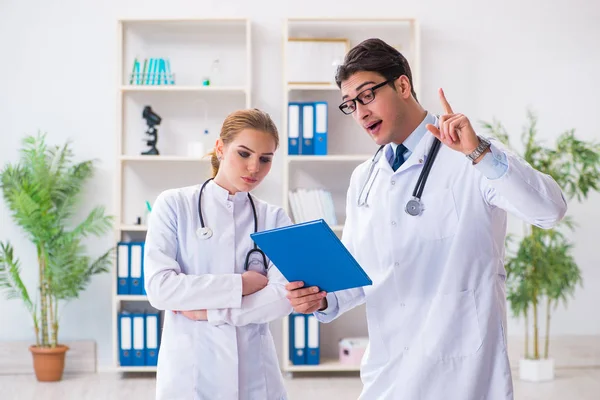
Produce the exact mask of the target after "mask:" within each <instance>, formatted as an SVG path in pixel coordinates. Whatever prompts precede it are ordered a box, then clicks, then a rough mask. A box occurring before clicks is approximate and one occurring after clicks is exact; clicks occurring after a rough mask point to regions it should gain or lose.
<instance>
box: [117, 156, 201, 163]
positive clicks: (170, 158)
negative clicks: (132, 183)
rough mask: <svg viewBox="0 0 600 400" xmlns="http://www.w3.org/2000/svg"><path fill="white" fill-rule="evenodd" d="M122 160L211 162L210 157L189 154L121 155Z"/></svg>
mask: <svg viewBox="0 0 600 400" xmlns="http://www.w3.org/2000/svg"><path fill="white" fill-rule="evenodd" d="M120 158H121V161H129V162H146V161H148V162H167V161H168V162H209V161H210V160H209V159H208V158H199V157H187V156H161V155H158V156H142V155H139V156H121V157H120Z"/></svg>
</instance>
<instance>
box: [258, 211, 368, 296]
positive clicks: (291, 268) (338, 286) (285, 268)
mask: <svg viewBox="0 0 600 400" xmlns="http://www.w3.org/2000/svg"><path fill="white" fill-rule="evenodd" d="M250 237H252V239H253V240H254V241H255V242H256V244H257V245H258V246H259V247H260V248H261V249H262V250H263V251H264V252H265V254H266V255H267V257H269V258H270V259H271V260H272V261H273V264H275V266H277V269H279V271H281V273H282V274H283V276H285V278H286V279H287V280H288V281H290V282H293V281H303V282H304V286H306V287H308V286H318V287H319V288H320V289H321V290H324V291H326V292H335V291H338V290H344V289H350V288H355V287H361V286H367V285H372V284H373V282H372V281H371V278H369V276H368V275H367V274H366V273H365V271H364V270H363V269H362V267H361V266H360V265H359V264H358V262H356V260H355V259H354V257H353V256H352V254H350V252H349V251H348V249H346V247H345V246H344V244H343V243H342V242H341V241H340V240H339V239H338V237H337V236H336V234H335V233H334V232H333V231H332V230H331V228H330V227H329V225H327V223H326V222H325V221H324V220H322V219H319V220H315V221H310V222H303V223H301V224H296V225H290V226H286V227H282V228H275V229H271V230H267V231H262V232H258V233H252V234H251V235H250Z"/></svg>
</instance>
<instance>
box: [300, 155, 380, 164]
mask: <svg viewBox="0 0 600 400" xmlns="http://www.w3.org/2000/svg"><path fill="white" fill-rule="evenodd" d="M372 157H373V155H371V154H351V155H341V154H340V155H331V156H288V160H289V161H290V162H293V161H323V162H325V161H359V162H363V161H366V160H368V159H370V158H372Z"/></svg>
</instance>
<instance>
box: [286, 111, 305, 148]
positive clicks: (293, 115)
mask: <svg viewBox="0 0 600 400" xmlns="http://www.w3.org/2000/svg"><path fill="white" fill-rule="evenodd" d="M301 107H302V106H301V104H300V103H289V104H288V154H289V155H298V154H300V129H301V128H302V125H301V119H300V115H301V113H300V110H301Z"/></svg>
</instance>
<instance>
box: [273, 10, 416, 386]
mask: <svg viewBox="0 0 600 400" xmlns="http://www.w3.org/2000/svg"><path fill="white" fill-rule="evenodd" d="M371 37H379V38H381V39H383V40H384V41H386V42H387V43H389V44H391V45H392V46H394V47H396V48H397V49H398V50H399V51H400V52H401V53H402V54H403V55H404V56H405V57H406V58H407V59H408V61H409V63H410V65H411V68H412V73H413V84H414V86H415V90H416V91H417V92H418V91H419V70H420V69H419V29H418V23H417V21H416V20H415V19H413V18H377V19H343V18H289V19H287V20H286V21H285V22H284V26H283V58H284V60H283V61H284V62H283V63H282V64H283V104H282V113H283V115H282V124H281V129H280V132H281V133H282V137H281V143H282V149H281V152H282V154H283V158H284V160H283V179H282V182H283V185H282V190H283V193H282V198H283V203H282V204H283V206H284V208H285V209H286V211H287V213H288V214H289V215H290V217H292V219H293V220H294V222H301V221H297V220H296V218H295V216H294V215H293V212H292V211H293V210H292V206H291V203H290V191H294V190H296V189H301V188H319V189H324V190H327V191H329V192H330V193H331V195H332V199H333V204H334V209H335V215H336V219H337V221H338V224H339V225H336V226H335V227H333V228H334V231H335V232H336V234H337V235H338V236H341V234H342V232H343V227H344V225H343V224H344V220H345V206H346V192H347V189H348V184H349V180H350V175H351V174H352V171H353V170H354V168H356V167H357V166H358V165H359V164H360V163H362V162H364V161H366V160H368V159H370V158H371V157H372V156H373V154H374V153H375V151H376V150H377V146H376V144H375V143H373V141H372V140H371V138H370V137H369V136H368V135H367V134H366V133H365V132H363V131H362V129H361V128H360V127H359V126H358V125H357V124H356V122H355V121H354V120H353V118H352V116H347V115H344V114H342V113H341V112H340V111H339V109H338V104H339V103H340V102H341V100H340V99H341V95H340V92H339V89H338V87H337V85H336V84H335V81H334V76H335V68H336V66H335V64H336V62H337V63H339V62H342V61H343V57H342V59H338V58H337V55H336V59H335V60H333V61H334V62H332V60H331V59H328V58H325V59H324V64H320V65H316V66H315V65H313V63H315V60H318V59H319V58H318V57H299V56H296V58H295V57H294V55H293V54H296V55H298V54H299V53H298V52H297V50H294V51H292V50H291V49H292V48H291V47H288V44H289V43H290V42H289V39H290V38H291V39H293V42H307V41H310V42H313V43H314V42H317V43H318V42H325V43H329V42H332V43H340V42H343V41H344V40H345V41H346V43H347V44H348V46H349V47H348V48H351V47H353V46H354V45H356V44H358V43H359V42H361V41H362V40H365V39H368V38H371ZM332 48H333V45H332V46H331V47H330V50H327V51H329V53H326V54H327V56H330V55H331V54H333V53H331V51H332V50H331V49H332ZM321 49H324V48H321ZM312 51H315V50H312ZM321 51H325V50H321ZM344 54H345V53H344ZM302 68H306V69H310V68H315V69H319V70H321V71H325V73H323V74H322V75H320V76H325V77H326V76H329V79H327V78H325V79H323V80H319V81H318V82H310V81H302V82H298V81H297V80H295V79H294V78H292V77H291V76H292V75H293V76H294V77H297V76H300V75H301V74H300V73H298V71H301V70H302ZM328 69H329V70H328ZM317 101H326V102H327V142H328V143H327V153H326V154H325V155H301V154H300V155H289V153H288V150H289V143H288V140H289V129H288V128H289V127H288V103H289V102H317ZM288 320H289V318H284V320H283V321H282V324H283V327H282V341H283V343H282V357H281V358H282V360H281V362H282V369H283V371H284V372H285V373H286V374H287V375H288V376H290V375H293V374H294V373H302V372H311V373H330V372H357V371H359V369H360V367H359V366H352V365H350V366H349V365H343V364H341V363H340V362H339V361H338V360H339V356H338V342H339V341H340V340H341V339H342V338H345V337H357V336H364V337H366V336H367V326H366V317H365V308H364V306H362V307H357V308H356V309H354V310H351V311H349V312H348V313H346V314H344V315H343V316H341V317H340V318H338V319H337V320H335V321H333V322H331V323H329V324H320V357H321V362H320V364H319V365H294V364H292V363H291V362H290V361H289V358H290V357H289V356H290V354H289V325H288V324H289V321H288Z"/></svg>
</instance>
